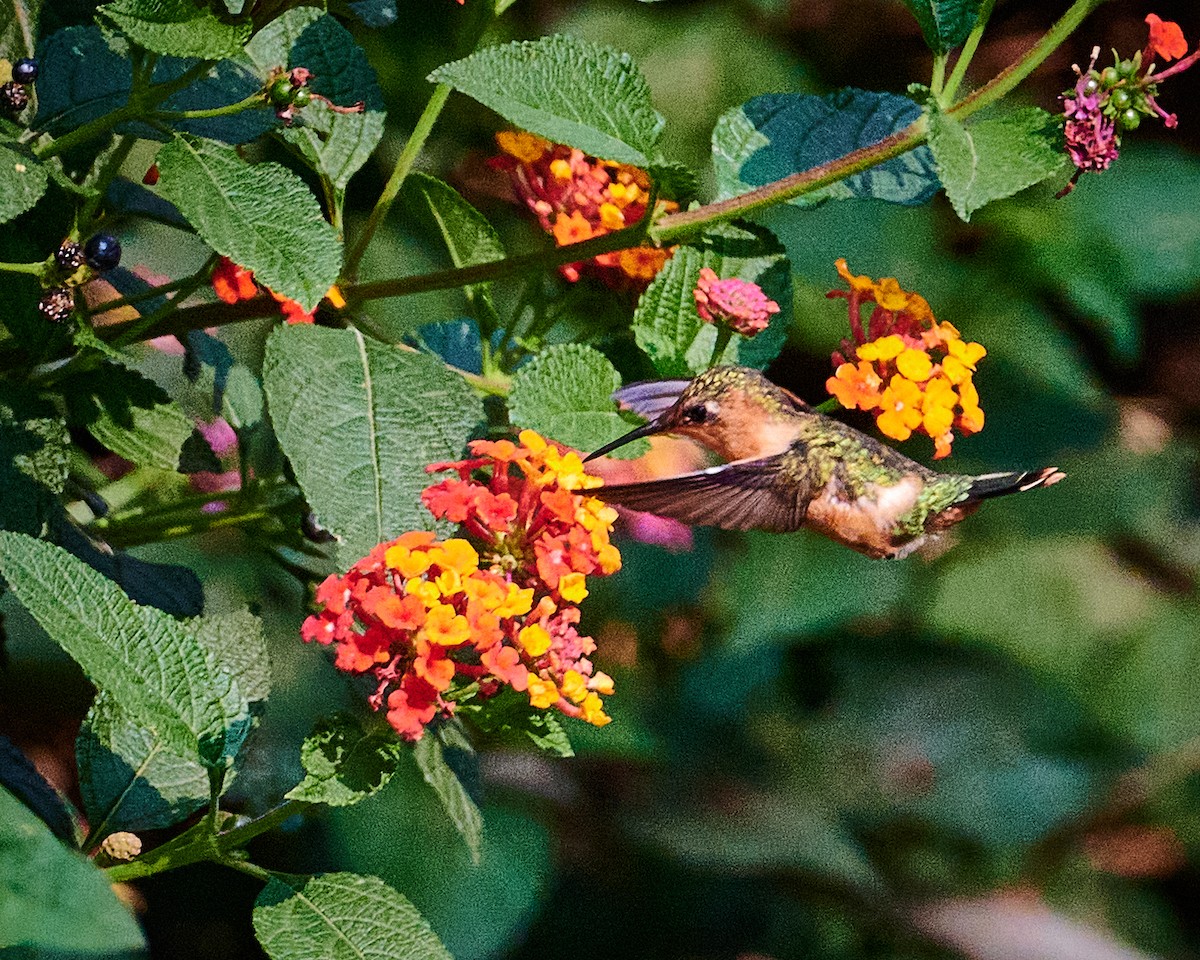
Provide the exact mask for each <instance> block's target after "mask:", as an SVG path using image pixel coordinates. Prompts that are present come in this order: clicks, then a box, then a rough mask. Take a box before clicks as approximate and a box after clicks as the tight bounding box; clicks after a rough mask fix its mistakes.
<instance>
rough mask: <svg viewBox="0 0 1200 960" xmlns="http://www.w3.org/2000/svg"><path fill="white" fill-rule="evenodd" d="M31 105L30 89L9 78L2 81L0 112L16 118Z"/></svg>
mask: <svg viewBox="0 0 1200 960" xmlns="http://www.w3.org/2000/svg"><path fill="white" fill-rule="evenodd" d="M27 106H29V91H28V90H26V89H25V88H24V87H23V86H21V84H19V83H14V82H13V81H11V80H9V81H8V82H7V83H0V113H5V114H7V115H8V116H9V117H11V118H13V119H14V120H15V119H16V117H17V114H19V113H20V112H21V111H22V110H24V109H25V108H26V107H27Z"/></svg>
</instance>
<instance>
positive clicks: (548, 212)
mask: <svg viewBox="0 0 1200 960" xmlns="http://www.w3.org/2000/svg"><path fill="white" fill-rule="evenodd" d="M496 142H497V143H498V144H499V146H500V149H501V150H503V151H504V153H503V155H502V156H500V157H497V158H496V160H495V165H496V166H498V167H500V168H502V169H505V170H508V171H509V175H510V176H511V178H512V183H513V188H514V189H515V190H516V192H517V195H518V197H520V199H521V201H522V202H523V203H524V204H525V205H526V206H527V207H528V208H529V209H530V210H531V211H532V212H533V214H534V216H536V217H537V219H538V222H539V223H540V224H541V225H542V229H544V230H546V231H547V232H548V233H551V234H553V235H554V240H555V242H556V243H557V244H558V245H559V246H560V247H565V246H567V245H569V244H572V243H580V242H582V241H584V240H590V239H591V238H592V237H599V236H603V235H604V234H606V233H611V232H612V231H614V230H620V229H621V228H622V227H627V226H629V225H631V224H634V223H637V222H638V221H639V220H641V219H642V217H644V216H645V215H646V206H647V204H648V203H649V201H650V178H649V177H648V176H646V172H645V171H644V170H641V169H639V168H637V167H631V166H629V165H627V164H622V163H612V162H610V161H607V160H597V159H596V158H595V157H589V156H587V155H586V154H585V153H584V152H583V151H582V150H576V149H574V148H572V147H568V146H565V145H563V144H555V143H551V142H550V141H548V140H543V139H542V138H541V137H538V136H534V135H533V134H532V133H526V132H525V131H523V130H510V131H504V132H502V133H498V134H496ZM656 208H657V209H658V210H665V211H669V210H675V209H678V204H676V203H674V202H673V201H670V200H659V201H658V202H657V204H656ZM669 257H670V252H669V251H667V250H660V249H658V248H657V247H631V248H629V249H628V250H617V251H614V252H612V253H602V254H600V255H599V256H596V257H593V258H592V259H591V260H590V261H588V262H587V263H586V264H584V263H569V264H567V265H566V266H564V267H562V268H561V269H562V273H563V276H565V277H566V278H567V279H568V280H571V281H572V282H573V281H575V280H578V279H579V278H580V276H582V275H583V273H584V270H585V269H586V270H587V271H588V272H590V273H592V274H593V275H595V276H598V277H599V278H600V279H602V280H604V281H605V282H606V283H608V284H609V285H610V286H614V287H619V288H632V289H635V290H641V289H642V288H644V287H645V286H646V285H647V284H648V283H649V282H650V281H651V280H653V279H654V276H655V274H657V273H658V271H659V270H661V269H662V267H663V264H665V263H666V262H667V259H668V258H669Z"/></svg>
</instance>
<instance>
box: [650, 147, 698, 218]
mask: <svg viewBox="0 0 1200 960" xmlns="http://www.w3.org/2000/svg"><path fill="white" fill-rule="evenodd" d="M647 172H648V173H649V174H650V179H651V180H653V181H654V185H655V186H656V187H657V188H658V192H659V196H661V197H665V198H666V199H668V200H677V201H679V203H680V205H681V206H686V205H687V204H688V203H689V202H690V201H691V200H693V199H695V198H696V196H697V195H698V194H699V193H700V177H699V175H698V174H697V173H696V171H695V170H693V169H692V168H691V167H689V166H688V165H687V164H685V163H680V162H679V161H677V160H664V159H662V158H659V159H657V160H655V161H654V162H653V163H651V164H650V167H649V169H648V170H647Z"/></svg>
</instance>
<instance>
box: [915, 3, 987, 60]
mask: <svg viewBox="0 0 1200 960" xmlns="http://www.w3.org/2000/svg"><path fill="white" fill-rule="evenodd" d="M903 2H904V5H905V6H906V7H908V9H909V12H910V13H911V14H912V15H913V16H914V17H916V20H917V23H919V24H920V25H921V34H922V35H923V36H924V37H925V43H926V44H928V46H929V49H930V50H932V51H933V52H934V53H946V52H947V51H948V50H953V49H954V48H955V47H957V46H958V45H959V44H960V43H962V42H963V41H964V40H966V39H967V34H968V33H970V32H971V29H972V28H973V27H974V26H975V21H976V19H977V18H978V16H979V7H980V5H981V3H982V0H903Z"/></svg>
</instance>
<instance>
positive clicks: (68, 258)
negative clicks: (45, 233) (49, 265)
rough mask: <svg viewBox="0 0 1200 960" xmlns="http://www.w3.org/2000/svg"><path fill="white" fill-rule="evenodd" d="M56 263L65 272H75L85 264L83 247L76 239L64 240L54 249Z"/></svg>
mask: <svg viewBox="0 0 1200 960" xmlns="http://www.w3.org/2000/svg"><path fill="white" fill-rule="evenodd" d="M54 263H55V265H56V266H57V267H58V269H59V270H61V271H63V272H64V273H74V272H75V271H76V270H78V269H79V268H80V267H81V266H83V247H81V246H80V245H79V244H77V243H76V242H75V241H74V240H64V241H63V242H62V246H61V247H59V248H58V249H57V250H55V251H54Z"/></svg>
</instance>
